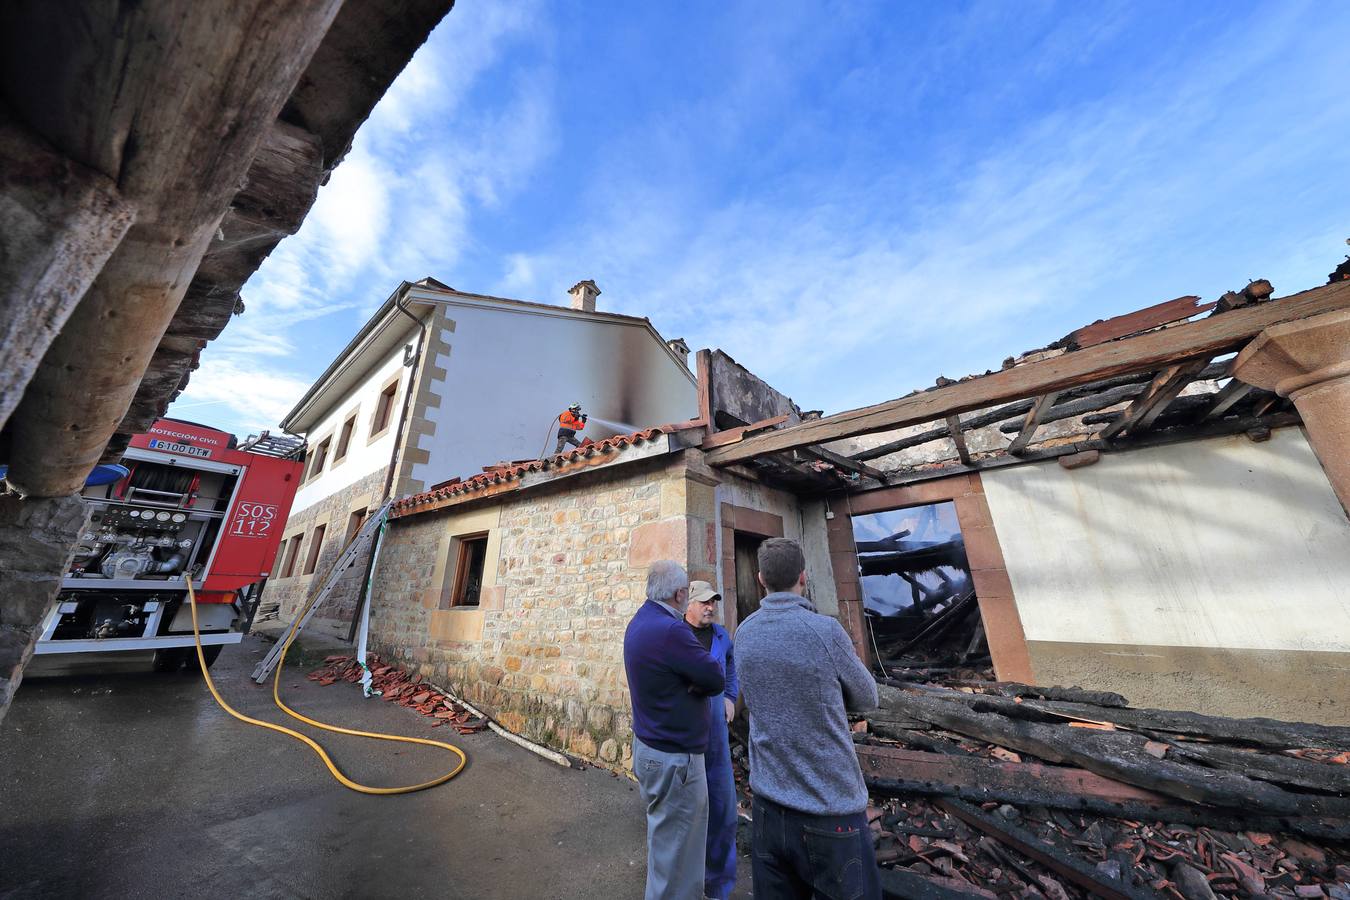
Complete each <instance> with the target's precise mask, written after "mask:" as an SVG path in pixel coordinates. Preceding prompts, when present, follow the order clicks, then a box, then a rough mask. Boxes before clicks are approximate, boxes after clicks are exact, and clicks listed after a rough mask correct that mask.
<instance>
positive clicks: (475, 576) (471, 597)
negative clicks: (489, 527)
mask: <svg viewBox="0 0 1350 900" xmlns="http://www.w3.org/2000/svg"><path fill="white" fill-rule="evenodd" d="M487 542H488V539H487V535H486V534H473V535H466V536H464V537H462V538H459V539H458V540H457V543H458V544H459V558H458V560H457V561H456V563H455V590H454V593H452V594H451V595H450V605H451V606H477V605H478V600H479V597H480V596H481V595H482V592H483V567H484V563H486V561H487Z"/></svg>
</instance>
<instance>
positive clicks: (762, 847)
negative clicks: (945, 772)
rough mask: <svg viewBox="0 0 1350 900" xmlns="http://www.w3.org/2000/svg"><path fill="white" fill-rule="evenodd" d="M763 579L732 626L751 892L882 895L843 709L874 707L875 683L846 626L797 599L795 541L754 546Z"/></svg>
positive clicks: (802, 566)
mask: <svg viewBox="0 0 1350 900" xmlns="http://www.w3.org/2000/svg"><path fill="white" fill-rule="evenodd" d="M759 583H760V584H761V585H763V586H764V588H765V589H766V590H768V591H769V592H770V593H769V594H768V596H766V597H765V598H764V599H763V600H762V601H760V606H759V609H758V610H757V611H756V612H755V613H754V614H753V615H751V616H748V617H747V618H746V620H745V621H744V622H742V623H741V624H740V627H738V628H737V629H736V649H735V656H736V672H737V674H738V675H739V676H740V685H741V698H742V699H743V700H744V701H745V708H746V709H747V710H748V711H749V713H750V790H751V791H752V792H753V793H754V795H755V802H754V823H753V827H752V830H751V841H752V843H753V844H754V855H753V862H752V865H753V873H754V875H753V877H754V892H755V900H776V898H780V897H792V898H797V897H812V896H814V897H823V898H829V900H843V898H850V900H852V898H859V897H863V898H871V900H880V897H881V883H880V880H879V879H878V876H877V864H876V856H875V854H874V853H873V852H872V833H871V831H870V829H869V828H868V825H867V787H866V785H865V784H864V783H863V776H862V769H861V768H860V767H859V765H858V754H857V753H856V752H855V751H854V749H853V736H852V734H851V733H850V732H849V728H848V716H847V712H848V711H854V712H862V711H864V710H868V709H872V708H874V707H876V705H877V684H876V680H875V679H873V678H872V673H871V672H869V671H867V667H866V666H864V665H863V664H862V662H861V661H860V660H859V659H858V655H857V654H856V653H855V652H854V651H853V644H852V642H851V641H849V639H848V635H847V634H846V633H845V631H844V628H843V626H842V625H840V624H839V622H838V621H836V620H835V619H833V618H831V617H830V616H822V615H820V614H819V613H817V612H816V611H815V607H814V606H812V605H811V601H810V600H807V599H806V598H805V597H804V596H802V592H803V591H805V589H806V560H805V559H804V558H803V556H802V548H801V547H800V546H798V544H797V542H796V541H790V540H786V539H785V538H770V539H769V540H767V541H765V542H764V543H763V544H761V545H760V547H759Z"/></svg>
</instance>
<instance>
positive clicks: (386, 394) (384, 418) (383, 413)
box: [370, 381, 398, 437]
mask: <svg viewBox="0 0 1350 900" xmlns="http://www.w3.org/2000/svg"><path fill="white" fill-rule="evenodd" d="M397 396H398V381H394V382H393V383H391V384H388V385H385V388H384V390H382V391H380V399H379V400H378V401H377V402H376V403H375V417H374V418H373V419H371V422H370V434H371V437H374V436H375V435H377V434H381V433H383V432H384V431H385V429H387V428H388V427H389V421H390V419H392V418H393V415H394V398H395V397H397Z"/></svg>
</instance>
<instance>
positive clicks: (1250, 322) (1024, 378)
mask: <svg viewBox="0 0 1350 900" xmlns="http://www.w3.org/2000/svg"><path fill="white" fill-rule="evenodd" d="M1345 308H1350V282H1344V281H1343V282H1337V283H1335V284H1330V285H1326V286H1323V287H1318V288H1313V289H1312V290H1308V291H1303V292H1301V293H1298V294H1294V295H1291V296H1289V297H1285V298H1282V299H1279V300H1274V301H1270V302H1267V303H1254V304H1251V305H1247V306H1243V307H1239V308H1235V309H1231V310H1229V311H1227V312H1225V313H1223V314H1222V315H1214V316H1211V317H1209V318H1206V319H1201V320H1199V321H1195V322H1188V323H1185V324H1181V325H1176V326H1173V327H1170V328H1164V329H1162V330H1160V331H1152V332H1148V333H1145V334H1141V335H1137V336H1135V337H1128V338H1123V339H1120V340H1116V341H1111V342H1108V343H1102V344H1098V345H1096V346H1092V347H1087V348H1084V349H1082V350H1077V351H1074V352H1070V353H1065V354H1062V355H1060V356H1056V357H1053V358H1050V359H1044V360H1040V361H1037V362H1031V363H1027V364H1025V365H1021V366H1016V367H1014V368H1011V369H1006V370H1004V371H1002V372H995V373H992V374H989V375H984V376H980V377H976V378H970V379H967V380H965V381H960V382H957V383H955V384H949V385H946V386H944V387H940V388H936V389H934V390H930V391H926V392H923V393H920V394H914V395H911V396H909V397H904V398H901V399H898V400H891V401H889V402H886V403H881V404H877V405H875V406H869V407H864V408H862V409H856V410H850V411H848V412H844V413H839V414H837V415H833V416H826V417H824V418H821V419H815V420H812V421H807V422H802V423H801V424H798V425H794V426H791V427H788V428H783V429H780V430H777V431H769V432H766V433H762V434H757V435H754V436H750V437H745V438H743V439H742V440H740V441H738V442H735V443H730V444H726V445H723V446H720V447H716V448H714V449H712V450H710V451H709V452H708V454H707V461H708V462H709V463H710V464H712V465H714V466H725V465H729V464H732V463H737V462H743V461H747V460H752V459H755V458H757V457H759V456H762V455H764V454H769V453H775V452H781V451H785V450H795V449H798V448H803V447H807V446H810V445H812V444H820V443H826V442H830V441H836V440H840V439H843V438H848V437H855V436H857V435H863V434H870V433H874V432H878V431H889V430H892V429H895V428H901V427H905V426H910V425H918V424H922V423H924V422H931V421H935V420H939V419H944V418H946V417H948V416H951V415H955V414H959V413H962V412H969V411H972V410H980V409H985V408H987V407H990V406H993V405H995V404H998V403H1007V402H1009V401H1013V400H1019V399H1026V398H1036V397H1040V396H1043V395H1045V394H1049V393H1051V392H1054V391H1063V390H1066V389H1069V388H1074V387H1077V386H1081V385H1085V384H1090V383H1092V382H1095V381H1100V380H1102V379H1106V378H1111V377H1114V376H1119V375H1128V374H1131V373H1137V372H1144V371H1152V370H1156V369H1158V368H1160V367H1166V366H1170V365H1174V364H1177V363H1189V362H1193V361H1196V360H1200V359H1204V360H1208V359H1211V358H1213V357H1214V356H1217V355H1220V354H1223V353H1227V352H1232V351H1234V350H1237V349H1238V348H1240V347H1241V346H1242V345H1243V344H1245V343H1246V342H1247V341H1249V340H1251V339H1252V338H1254V337H1255V336H1256V335H1258V334H1259V333H1260V332H1261V331H1262V330H1263V329H1265V328H1268V327H1269V326H1271V325H1276V324H1279V323H1281V322H1290V321H1295V320H1298V319H1304V318H1308V317H1310V316H1315V315H1318V314H1321V313H1324V312H1331V311H1334V310H1340V309H1345ZM1194 374H1196V373H1192V377H1194Z"/></svg>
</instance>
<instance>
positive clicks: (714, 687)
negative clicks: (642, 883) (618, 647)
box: [623, 559, 726, 900]
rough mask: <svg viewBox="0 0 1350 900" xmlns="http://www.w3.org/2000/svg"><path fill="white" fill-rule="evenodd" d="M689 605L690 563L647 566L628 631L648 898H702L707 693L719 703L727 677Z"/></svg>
mask: <svg viewBox="0 0 1350 900" xmlns="http://www.w3.org/2000/svg"><path fill="white" fill-rule="evenodd" d="M688 604H689V576H688V575H686V574H685V571H684V567H683V566H681V565H680V564H679V563H677V562H675V561H673V560H669V559H658V560H655V561H654V562H653V563H652V564H651V566H649V567H648V569H647V602H646V603H644V604H642V605H641V606H640V607H638V611H637V614H636V615H634V616H633V618H632V620H631V621H630V622H629V623H628V629H627V630H626V631H625V632H624V636H623V666H624V671H625V672H626V673H627V675H628V692H629V693H630V694H631V695H632V699H633V777H634V778H636V779H637V783H638V790H639V792H640V793H641V795H642V802H643V803H644V804H645V805H646V807H647V891H646V895H645V896H646V900H699V898H700V897H702V896H703V869H704V853H705V849H706V848H705V843H706V838H707V834H708V787H707V782H706V780H705V775H704V769H703V754H704V753H705V752H706V751H707V749H708V730H709V729H708V725H709V722H708V698H709V697H711V698H713V699H715V700H717V701H718V702H721V697H722V692H723V691H724V689H725V687H726V676H725V675H724V674H723V672H722V667H721V666H719V665H718V664H717V662H716V661H715V660H714V659H713V658H712V656H710V655H709V654H708V652H707V651H706V650H704V649H703V647H702V646H701V645H700V644H699V642H698V638H696V637H695V636H694V635H693V633H692V632H691V631H690V629H689V626H688V624H686V622H685V620H684V615H685V610H686V609H687V607H688ZM718 721H719V722H720V721H721V719H719V720H718Z"/></svg>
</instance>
